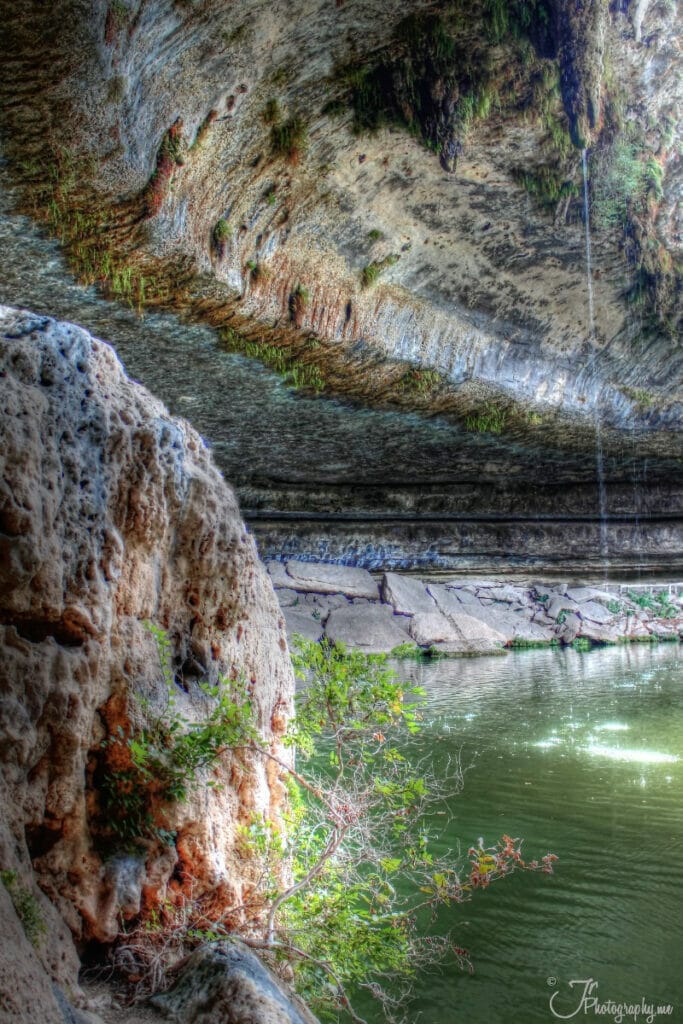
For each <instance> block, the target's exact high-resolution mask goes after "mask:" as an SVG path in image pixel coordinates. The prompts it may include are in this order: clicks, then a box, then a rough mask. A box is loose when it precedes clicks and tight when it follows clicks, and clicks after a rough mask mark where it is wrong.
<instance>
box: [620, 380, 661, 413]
mask: <svg viewBox="0 0 683 1024" xmlns="http://www.w3.org/2000/svg"><path fill="white" fill-rule="evenodd" d="M619 390H620V391H621V393H622V394H623V395H626V397H627V398H630V399H631V401H632V402H635V404H636V405H637V406H638V408H639V409H643V410H645V409H651V408H652V407H653V406H654V404H655V401H656V399H655V396H654V395H653V393H652V392H651V391H646V390H645V388H631V387H627V386H626V385H622V386H621V387H620V388H619Z"/></svg>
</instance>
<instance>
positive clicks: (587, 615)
mask: <svg viewBox="0 0 683 1024" xmlns="http://www.w3.org/2000/svg"><path fill="white" fill-rule="evenodd" d="M579 615H580V616H581V618H582V619H588V620H590V622H597V623H599V624H600V625H604V624H605V623H607V622H613V621H614V618H615V616H614V613H613V612H610V611H608V610H607V608H605V606H604V605H602V604H599V603H598V602H597V601H585V602H583V603H581V604H580V605H579Z"/></svg>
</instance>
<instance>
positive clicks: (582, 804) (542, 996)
mask: <svg viewBox="0 0 683 1024" xmlns="http://www.w3.org/2000/svg"><path fill="white" fill-rule="evenodd" d="M396 667H397V668H398V669H399V671H400V673H401V675H403V676H404V677H410V678H412V679H415V680H416V681H419V682H420V683H421V684H422V685H424V686H425V687H426V689H427V690H428V693H429V717H428V722H427V724H426V726H425V728H424V730H423V733H422V735H421V738H420V741H419V744H420V747H421V749H420V750H419V753H426V752H428V751H436V761H437V770H438V768H439V765H441V766H442V767H443V766H444V765H445V763H446V759H447V757H448V756H449V755H450V756H454V755H457V754H458V752H460V755H461V758H462V762H463V764H464V765H468V764H471V765H472V767H471V769H470V770H469V771H468V772H467V774H466V776H465V787H464V789H463V791H462V793H461V794H460V795H459V796H457V798H455V799H454V800H453V803H452V811H453V819H452V822H451V823H450V825H449V826H448V831H447V834H446V835H444V837H443V846H444V847H449V846H451V847H452V846H454V845H455V844H457V842H458V840H459V841H460V843H461V846H462V848H463V850H466V849H467V847H468V846H469V845H470V844H471V843H476V841H477V839H478V837H479V836H483V837H484V840H485V842H486V843H487V844H488V843H489V842H490V843H493V842H494V841H495V839H496V838H498V837H500V836H501V835H502V834H503V833H504V832H507V833H509V834H511V835H513V836H521V837H524V849H525V850H526V853H527V855H528V856H529V858H531V857H532V856H541V855H543V854H544V853H546V852H548V851H552V852H554V853H556V854H557V855H558V856H559V858H560V861H559V864H558V865H557V868H556V873H555V874H554V875H553V876H546V875H540V874H521V873H520V874H517V875H515V876H513V877H512V878H509V879H506V880H503V881H501V882H499V883H497V884H495V885H494V886H492V887H491V888H490V889H489V890H488V891H486V892H484V893H478V894H476V896H475V898H474V899H473V901H472V902H471V903H468V904H464V905H461V906H458V907H455V908H451V909H449V910H447V911H444V912H443V913H442V916H441V921H440V925H441V926H442V927H448V926H453V927H454V932H455V935H454V938H455V941H456V942H458V943H459V944H460V945H462V946H464V947H466V948H467V949H468V950H469V951H470V955H471V958H472V962H473V965H474V973H473V974H471V975H470V974H467V973H462V972H460V971H458V970H457V969H456V968H454V967H453V968H451V967H448V968H446V969H445V970H444V971H443V972H442V973H441V974H440V975H437V976H431V977H429V978H425V979H424V980H423V981H422V982H421V983H419V984H418V986H417V991H416V998H415V1003H414V1005H413V1006H412V1007H411V1011H410V1014H409V1019H410V1021H411V1022H412V1021H415V1022H419V1024H445V1022H451V1021H457V1022H461V1021H462V1022H467V1024H499V1022H500V1024H513V1022H514V1024H532V1022H536V1021H538V1022H541V1021H545V1022H548V1021H553V1020H555V1019H557V1018H555V1017H554V1016H553V1014H552V1013H551V1011H550V1008H549V1005H548V1003H549V996H550V995H551V994H552V992H553V991H555V990H556V989H559V990H560V996H558V997H557V1000H556V1002H555V1007H556V1009H557V1010H558V1011H559V1012H563V1013H566V1014H570V1013H572V1011H573V1010H575V1009H577V1007H578V1006H579V996H578V995H577V994H570V990H569V987H568V982H569V981H571V980H572V979H587V978H593V979H595V980H596V981H597V982H598V989H597V990H596V991H595V992H594V993H593V994H594V995H598V996H599V998H600V1000H601V1001H606V1000H608V999H613V1000H614V1001H616V1002H628V1003H635V1002H639V1001H640V1000H641V998H643V997H644V998H645V1000H646V1002H652V1003H655V1004H657V1003H661V1004H664V1003H669V1004H674V1011H673V1014H672V1015H670V1016H667V1017H664V1016H662V1017H660V1018H658V1019H660V1020H677V1021H683V976H682V974H681V960H682V954H683V891H682V888H681V880H682V875H683V869H682V865H681V852H682V847H683V806H682V802H681V797H682V796H683V654H682V653H681V650H680V646H679V645H677V644H676V645H671V646H668V645H661V646H660V647H656V648H650V647H644V646H640V647H639V646H631V647H629V648H614V649H602V650H595V651H593V652H589V653H586V654H582V653H578V652H575V651H572V650H567V651H561V650H541V651H525V652H518V653H514V654H511V655H509V656H507V657H506V658H477V659H473V660H453V661H441V662H436V663H427V664H415V663H412V664H411V663H406V662H403V663H397V665H396ZM437 820H438V819H437ZM548 979H557V981H556V984H555V983H554V982H553V983H552V984H549V983H548ZM581 988H582V986H581ZM575 992H578V989H577V990H575ZM370 1019H372V1018H370ZM571 1019H573V1020H587V1019H590V1020H595V1019H600V1020H610V1021H611V1020H613V1019H614V1017H613V1016H605V1015H601V1016H600V1017H599V1018H598V1017H596V1016H595V1014H594V1013H593V1011H592V1010H590V1011H589V1012H588V1013H584V1011H583V1010H581V1011H580V1012H579V1013H577V1014H576V1015H575V1016H574V1017H572V1018H571ZM624 1019H625V1020H626V1019H628V1018H624ZM630 1019H633V1018H630Z"/></svg>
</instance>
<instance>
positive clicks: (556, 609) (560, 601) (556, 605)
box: [544, 594, 579, 621]
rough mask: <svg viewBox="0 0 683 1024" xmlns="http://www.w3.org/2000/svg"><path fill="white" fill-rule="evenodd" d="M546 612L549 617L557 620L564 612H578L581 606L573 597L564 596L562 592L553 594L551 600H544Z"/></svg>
mask: <svg viewBox="0 0 683 1024" xmlns="http://www.w3.org/2000/svg"><path fill="white" fill-rule="evenodd" d="M544 607H545V613H546V615H547V616H548V618H550V619H553V621H555V620H556V619H557V616H558V615H560V614H561V613H562V612H565V613H566V612H578V610H579V606H578V604H577V603H576V601H574V600H573V598H571V597H563V596H562V595H561V594H551V595H550V600H549V601H547V602H544Z"/></svg>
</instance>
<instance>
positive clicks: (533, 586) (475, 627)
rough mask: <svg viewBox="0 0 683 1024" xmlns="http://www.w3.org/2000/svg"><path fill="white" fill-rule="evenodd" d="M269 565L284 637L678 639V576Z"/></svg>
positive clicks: (373, 647) (411, 643) (525, 641)
mask: <svg viewBox="0 0 683 1024" xmlns="http://www.w3.org/2000/svg"><path fill="white" fill-rule="evenodd" d="M268 569H269V572H270V574H271V578H272V580H273V584H274V586H275V590H276V594H277V596H278V599H279V601H280V605H281V607H282V610H283V613H284V616H285V620H286V622H287V632H288V634H289V636H290V638H291V637H292V636H293V635H294V634H295V633H299V634H301V635H302V636H304V637H306V638H307V639H310V640H321V639H322V638H323V637H327V638H328V639H329V640H331V641H341V642H342V643H344V644H345V645H346V646H348V647H351V648H356V649H359V650H361V651H364V652H365V653H368V654H376V653H391V652H393V651H396V649H397V648H400V649H401V653H406V652H408V651H410V652H413V653H416V654H417V653H420V652H424V653H432V654H434V653H437V654H444V655H452V656H457V655H478V654H497V653H503V652H504V651H505V650H506V649H509V648H517V647H536V646H550V645H556V644H565V645H567V644H576V643H578V644H579V645H585V644H613V643H620V642H624V641H646V642H647V641H652V642H657V641H659V640H679V639H683V584H680V585H678V584H657V585H653V586H651V587H650V586H643V585H642V584H634V585H633V586H629V585H627V584H619V585H615V584H605V585H603V586H599V587H598V586H579V585H568V584H566V583H556V582H554V583H552V584H546V583H543V582H535V583H523V584H522V583H519V584H518V583H509V582H506V581H501V580H494V579H485V580H484V579H473V578H471V577H469V578H467V579H455V578H454V579H447V580H438V581H437V580H434V579H429V578H428V577H421V576H415V575H407V574H406V575H404V574H398V573H393V572H387V573H384V574H383V575H382V576H381V578H380V579H376V578H374V577H373V576H372V574H371V573H369V572H367V571H366V570H364V569H357V568H350V567H346V566H338V565H334V566H333V565H326V564H324V563H304V562H298V561H290V562H284V563H283V562H270V563H269V564H268ZM333 583H334V586H335V588H336V589H335V590H334V592H332V585H333Z"/></svg>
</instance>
